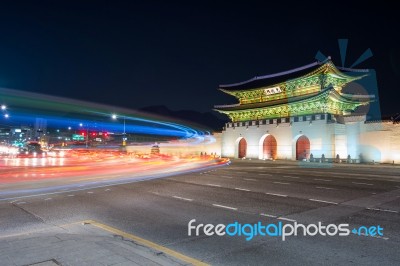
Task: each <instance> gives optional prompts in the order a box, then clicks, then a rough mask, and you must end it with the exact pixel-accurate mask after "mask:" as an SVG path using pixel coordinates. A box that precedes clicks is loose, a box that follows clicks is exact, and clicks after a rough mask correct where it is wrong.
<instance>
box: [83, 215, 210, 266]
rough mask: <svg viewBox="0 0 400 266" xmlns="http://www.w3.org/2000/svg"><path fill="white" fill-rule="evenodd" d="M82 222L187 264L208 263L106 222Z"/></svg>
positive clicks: (203, 264) (204, 264)
mask: <svg viewBox="0 0 400 266" xmlns="http://www.w3.org/2000/svg"><path fill="white" fill-rule="evenodd" d="M84 223H86V224H91V225H93V226H95V227H98V228H101V229H103V230H105V231H108V232H110V233H113V234H116V235H120V236H122V237H123V238H126V239H130V240H133V241H134V242H136V243H139V244H140V245H143V246H147V247H150V248H152V249H155V250H159V251H161V252H163V253H165V254H168V255H170V256H172V257H175V258H177V259H179V260H181V261H184V262H187V263H189V264H192V265H199V266H207V265H208V264H206V263H204V262H202V261H200V260H197V259H195V258H192V257H188V256H186V255H183V254H182V253H179V252H176V251H175V250H172V249H169V248H167V247H165V246H162V245H159V244H156V243H154V242H151V241H149V240H146V239H144V238H141V237H138V236H136V235H133V234H130V233H127V232H124V231H121V230H119V229H117V228H114V227H111V226H108V225H106V224H102V223H99V222H96V221H93V220H87V221H84Z"/></svg>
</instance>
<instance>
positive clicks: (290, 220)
mask: <svg viewBox="0 0 400 266" xmlns="http://www.w3.org/2000/svg"><path fill="white" fill-rule="evenodd" d="M277 219H278V220H283V221H288V222H294V223H295V222H297V221H296V220H293V219H289V218H286V217H278V218H277Z"/></svg>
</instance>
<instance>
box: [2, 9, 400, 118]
mask: <svg viewBox="0 0 400 266" xmlns="http://www.w3.org/2000/svg"><path fill="white" fill-rule="evenodd" d="M383 3H384V2H383V1H380V2H377V3H376V5H374V6H371V5H368V4H367V2H360V3H359V4H355V3H352V4H349V3H345V2H340V1H319V2H315V3H310V2H307V3H305V2H304V1H301V2H298V3H297V4H294V3H292V2H286V1H276V2H271V1H262V2H255V1H243V2H242V3H235V2H232V1H224V2H214V1H181V2H177V1H108V2H103V1H2V2H1V3H0V87H7V88H13V89H19V90H26V91H33V92H38V93H45V94H50V95H57V96H63V97H69V98H75V99H81V100H88V101H92V102H99V103H106V104H111V105H116V106H121V107H128V108H142V107H145V106H151V105H164V106H166V107H168V108H169V109H171V110H181V109H189V110H194V111H200V112H207V111H210V110H211V109H212V107H213V105H215V104H227V103H234V102H235V99H234V98H232V97H230V96H227V95H226V94H224V93H222V92H220V91H218V90H217V88H218V85H219V84H229V83H235V82H239V81H243V80H247V79H249V78H252V77H254V76H257V75H265V74H269V73H274V72H279V71H284V70H288V69H291V68H295V67H299V66H302V65H305V64H308V63H311V62H313V61H314V60H315V59H314V57H315V54H316V53H317V51H318V50H320V51H321V52H322V53H324V54H325V55H331V56H332V59H333V61H334V62H335V64H337V65H341V62H340V56H339V48H338V43H337V39H339V38H348V39H349V46H348V49H347V58H346V64H345V66H348V67H349V66H350V65H351V64H352V63H353V62H355V61H356V59H357V58H358V57H359V56H360V55H361V54H362V53H363V52H364V51H365V50H366V49H368V48H370V49H371V50H372V52H373V54H374V56H373V57H372V58H370V59H368V60H366V61H365V62H363V63H361V64H360V65H358V66H357V67H359V68H373V69H375V70H376V74H377V79H378V88H379V97H380V101H381V108H382V114H392V113H396V112H398V111H399V110H400V108H399V107H398V99H399V97H398V95H399V92H398V91H399V86H398V80H399V74H400V65H399V61H400V55H399V54H400V53H399V42H398V39H399V26H400V23H399V12H398V10H397V9H396V8H395V7H394V4H393V5H392V6H390V5H387V4H383ZM0 101H1V99H0Z"/></svg>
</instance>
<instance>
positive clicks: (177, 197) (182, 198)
mask: <svg viewBox="0 0 400 266" xmlns="http://www.w3.org/2000/svg"><path fill="white" fill-rule="evenodd" d="M172 197H173V198H175V199H180V200H186V201H193V199H188V198H184V197H179V196H172Z"/></svg>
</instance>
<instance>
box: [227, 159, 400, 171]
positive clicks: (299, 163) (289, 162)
mask: <svg viewBox="0 0 400 266" xmlns="http://www.w3.org/2000/svg"><path fill="white" fill-rule="evenodd" d="M229 159H230V160H231V162H249V163H261V164H276V165H280V164H283V165H285V164H286V165H296V166H303V167H309V168H319V167H321V168H327V167H331V168H332V167H354V168H356V167H360V168H371V167H374V168H383V169H391V168H392V169H394V168H400V164H386V163H382V164H381V163H344V162H342V163H332V162H331V163H319V162H308V161H307V162H304V161H296V160H281V159H279V160H275V161H271V160H260V159H244V160H243V159H237V158H229Z"/></svg>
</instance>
